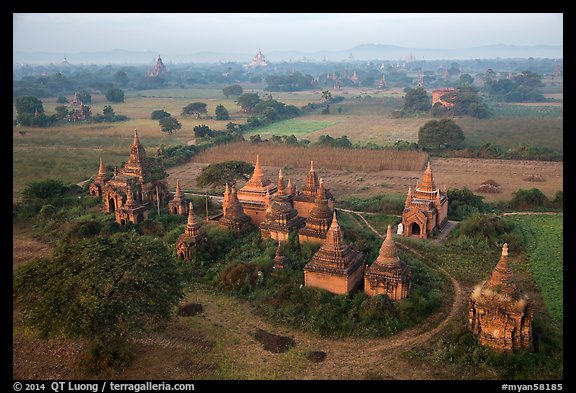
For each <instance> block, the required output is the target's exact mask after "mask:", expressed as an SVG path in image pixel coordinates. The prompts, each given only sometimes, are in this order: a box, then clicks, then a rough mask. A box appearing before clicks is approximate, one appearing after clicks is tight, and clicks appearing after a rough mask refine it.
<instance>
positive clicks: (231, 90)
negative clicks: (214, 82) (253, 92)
mask: <svg viewBox="0 0 576 393" xmlns="http://www.w3.org/2000/svg"><path fill="white" fill-rule="evenodd" d="M222 93H223V94H224V97H226V98H228V97H230V96H234V97H238V96H241V95H242V93H244V90H243V89H242V86H240V85H232V86H227V87H225V88H223V89H222Z"/></svg>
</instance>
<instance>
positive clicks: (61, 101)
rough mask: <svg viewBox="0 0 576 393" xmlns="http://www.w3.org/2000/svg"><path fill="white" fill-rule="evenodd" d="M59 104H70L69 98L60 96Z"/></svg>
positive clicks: (57, 101)
mask: <svg viewBox="0 0 576 393" xmlns="http://www.w3.org/2000/svg"><path fill="white" fill-rule="evenodd" d="M56 103H57V104H67V103H68V98H66V97H64V96H59V97H58V99H57V100H56Z"/></svg>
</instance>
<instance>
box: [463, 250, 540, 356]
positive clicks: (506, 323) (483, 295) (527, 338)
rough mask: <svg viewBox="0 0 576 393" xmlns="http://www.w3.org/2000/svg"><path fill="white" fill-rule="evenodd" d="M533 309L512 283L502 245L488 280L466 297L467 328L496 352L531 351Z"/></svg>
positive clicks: (531, 304)
mask: <svg viewBox="0 0 576 393" xmlns="http://www.w3.org/2000/svg"><path fill="white" fill-rule="evenodd" d="M533 310H534V304H533V302H532V301H531V300H529V299H528V297H527V296H526V295H524V294H522V293H521V292H520V291H519V290H518V288H517V287H516V285H515V284H514V283H513V282H512V269H511V268H510V266H509V264H508V244H504V246H503V247H502V255H501V256H500V260H499V261H498V263H497V264H496V267H495V268H494V270H493V271H492V275H491V276H490V278H489V279H488V280H487V281H485V282H484V283H482V284H480V285H478V286H476V288H474V290H473V291H472V293H471V294H470V299H469V301H468V323H467V328H468V330H470V331H471V332H472V333H473V334H475V335H477V336H478V337H479V340H480V342H481V343H482V344H483V345H487V346H489V347H491V348H493V349H495V350H496V351H500V352H508V351H516V350H519V349H528V350H531V349H532V346H533V341H532V319H533V312H534V311H533Z"/></svg>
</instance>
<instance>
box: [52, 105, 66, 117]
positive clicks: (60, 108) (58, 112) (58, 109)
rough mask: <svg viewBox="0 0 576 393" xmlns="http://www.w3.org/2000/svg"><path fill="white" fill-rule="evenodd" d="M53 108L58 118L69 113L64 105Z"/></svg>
mask: <svg viewBox="0 0 576 393" xmlns="http://www.w3.org/2000/svg"><path fill="white" fill-rule="evenodd" d="M54 110H55V111H56V116H57V117H58V119H59V120H63V119H65V118H66V116H68V115H69V114H70V113H69V112H68V108H67V107H66V105H58V106H57V107H55V108H54Z"/></svg>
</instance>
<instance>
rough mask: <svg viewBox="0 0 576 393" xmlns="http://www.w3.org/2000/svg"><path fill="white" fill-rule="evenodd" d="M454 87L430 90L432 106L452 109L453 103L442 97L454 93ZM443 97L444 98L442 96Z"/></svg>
mask: <svg viewBox="0 0 576 393" xmlns="http://www.w3.org/2000/svg"><path fill="white" fill-rule="evenodd" d="M455 92H456V89H436V90H432V108H437V107H442V108H445V109H452V108H453V107H454V106H455V104H454V103H453V102H449V101H446V100H445V98H446V97H444V96H445V95H447V94H454V93H455ZM443 97H444V98H443Z"/></svg>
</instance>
